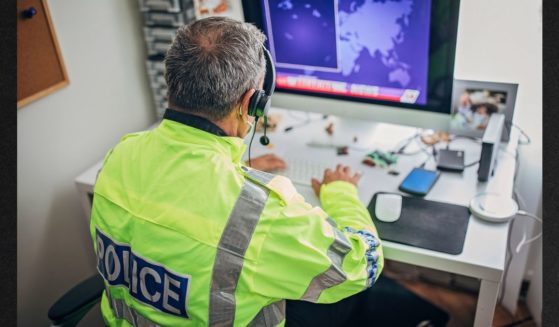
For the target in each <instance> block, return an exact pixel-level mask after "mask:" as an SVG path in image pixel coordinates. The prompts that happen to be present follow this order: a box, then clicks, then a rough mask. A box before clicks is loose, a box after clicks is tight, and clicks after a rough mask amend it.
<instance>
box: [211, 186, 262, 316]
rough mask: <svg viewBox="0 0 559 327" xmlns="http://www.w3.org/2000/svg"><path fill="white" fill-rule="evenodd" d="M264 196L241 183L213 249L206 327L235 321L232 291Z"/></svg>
mask: <svg viewBox="0 0 559 327" xmlns="http://www.w3.org/2000/svg"><path fill="white" fill-rule="evenodd" d="M268 195H269V191H268V190H267V189H265V188H264V187H262V186H260V185H258V184H256V183H254V182H252V181H251V180H249V179H246V180H245V184H244V185H243V188H242V189H241V194H240V195H239V198H238V199H237V202H236V203H235V206H234V207H233V211H232V212H231V214H230V216H229V219H228V221H227V225H226V226H225V229H224V230H223V233H222V235H221V239H220V240H219V244H218V248H217V253H216V257H215V263H214V267H213V272H212V281H211V289H210V303H209V325H210V326H232V325H233V322H234V321H235V305H236V304H235V290H236V288H237V283H238V281H239V277H240V275H241V270H242V269H243V261H244V255H245V252H246V250H247V248H248V245H249V243H250V240H251V238H252V234H253V233H254V230H255V229H256V225H257V224H258V220H259V219H260V215H261V214H262V211H263V210H264V206H265V205H266V201H267V200H268Z"/></svg>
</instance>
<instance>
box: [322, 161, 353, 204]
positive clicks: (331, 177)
mask: <svg viewBox="0 0 559 327" xmlns="http://www.w3.org/2000/svg"><path fill="white" fill-rule="evenodd" d="M360 178H361V173H359V172H357V173H355V174H352V173H351V168H350V167H349V166H343V165H337V166H336V170H332V169H326V170H325V171H324V177H323V179H322V182H321V181H319V180H318V179H316V178H313V179H311V186H312V188H313V190H314V193H315V194H316V196H317V197H320V187H321V186H322V184H328V183H331V182H335V181H344V182H348V183H351V184H353V185H355V186H357V183H359V179H360Z"/></svg>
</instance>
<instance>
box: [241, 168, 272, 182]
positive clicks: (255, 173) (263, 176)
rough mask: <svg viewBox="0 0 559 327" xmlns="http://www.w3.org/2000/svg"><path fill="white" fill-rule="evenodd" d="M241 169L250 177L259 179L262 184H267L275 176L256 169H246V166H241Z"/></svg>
mask: <svg viewBox="0 0 559 327" xmlns="http://www.w3.org/2000/svg"><path fill="white" fill-rule="evenodd" d="M242 169H243V171H244V172H245V173H246V174H247V175H248V176H249V177H250V178H252V179H254V180H257V181H259V182H260V183H262V184H263V185H267V184H268V183H270V182H271V181H272V179H274V177H276V175H274V174H270V173H267V172H265V171H260V170H256V169H248V168H247V167H242Z"/></svg>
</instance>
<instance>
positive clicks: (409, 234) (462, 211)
mask: <svg viewBox="0 0 559 327" xmlns="http://www.w3.org/2000/svg"><path fill="white" fill-rule="evenodd" d="M381 193H384V192H379V193H376V194H375V195H374V196H373V198H372V199H371V202H370V203H369V206H368V207H367V209H368V210H369V213H370V214H371V217H372V219H373V222H374V223H375V226H376V227H377V230H378V233H379V236H380V238H381V239H383V240H387V241H392V242H397V243H402V244H407V245H412V246H417V247H420V248H424V249H428V250H433V251H439V252H444V253H449V254H460V253H462V250H463V249H464V240H465V239H466V231H467V229H468V222H469V221H470V211H469V209H468V208H467V207H464V206H459V205H455V204H448V203H442V202H436V201H429V200H425V199H422V198H416V197H409V196H404V195H402V213H401V214H400V219H398V220H397V221H395V222H393V223H387V222H382V221H380V220H378V219H377V218H376V217H375V203H376V199H377V195H378V194H381Z"/></svg>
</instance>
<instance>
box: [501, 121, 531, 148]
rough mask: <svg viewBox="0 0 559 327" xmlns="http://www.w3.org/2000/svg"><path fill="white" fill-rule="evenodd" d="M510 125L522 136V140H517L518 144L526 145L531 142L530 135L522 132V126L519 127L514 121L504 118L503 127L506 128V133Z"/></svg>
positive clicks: (509, 129)
mask: <svg viewBox="0 0 559 327" xmlns="http://www.w3.org/2000/svg"><path fill="white" fill-rule="evenodd" d="M512 127H514V128H516V129H517V130H518V131H519V132H520V134H521V135H522V137H524V141H522V140H520V139H519V140H518V145H528V144H530V143H532V139H531V138H530V136H529V135H528V134H527V133H526V132H524V130H523V129H522V128H520V126H518V125H516V124H515V123H513V122H512V121H510V120H506V121H505V128H506V129H507V134H509V133H510V131H511V129H512Z"/></svg>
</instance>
